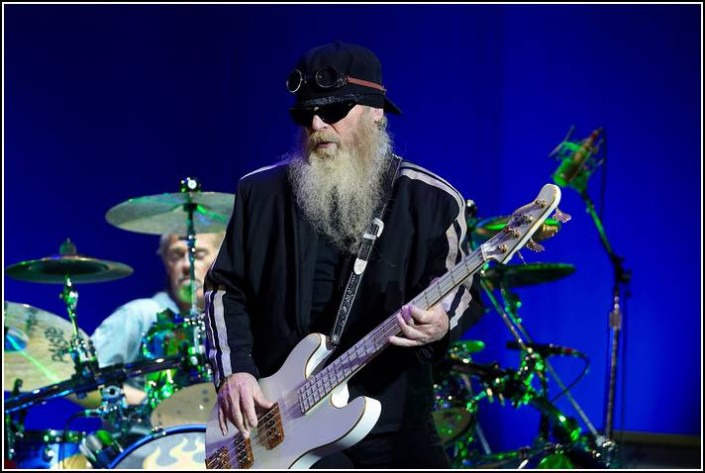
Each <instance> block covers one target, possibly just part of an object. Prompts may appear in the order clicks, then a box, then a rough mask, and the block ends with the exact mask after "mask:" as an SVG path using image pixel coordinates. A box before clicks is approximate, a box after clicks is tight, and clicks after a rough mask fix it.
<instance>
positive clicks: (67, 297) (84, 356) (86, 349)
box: [59, 275, 98, 378]
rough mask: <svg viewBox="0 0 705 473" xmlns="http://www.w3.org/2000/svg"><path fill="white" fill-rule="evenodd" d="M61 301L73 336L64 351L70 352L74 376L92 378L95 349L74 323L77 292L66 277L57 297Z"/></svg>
mask: <svg viewBox="0 0 705 473" xmlns="http://www.w3.org/2000/svg"><path fill="white" fill-rule="evenodd" d="M59 297H60V298H61V300H63V301H64V304H65V305H66V312H67V313H68V315H69V320H70V321H71V326H72V329H73V335H72V336H71V341H70V342H69V348H67V349H66V351H68V352H70V354H71V358H72V359H73V363H74V366H75V368H76V374H77V375H78V376H79V377H82V378H88V377H92V376H93V375H94V373H95V372H96V371H97V370H98V359H97V357H96V353H95V348H94V347H93V343H92V342H91V341H90V340H85V339H84V338H83V337H82V336H81V333H80V332H79V330H78V324H77V323H76V305H77V304H78V290H77V289H75V288H74V286H73V283H72V282H71V278H70V277H69V276H68V275H66V276H65V277H64V289H63V291H62V292H61V294H60V295H59Z"/></svg>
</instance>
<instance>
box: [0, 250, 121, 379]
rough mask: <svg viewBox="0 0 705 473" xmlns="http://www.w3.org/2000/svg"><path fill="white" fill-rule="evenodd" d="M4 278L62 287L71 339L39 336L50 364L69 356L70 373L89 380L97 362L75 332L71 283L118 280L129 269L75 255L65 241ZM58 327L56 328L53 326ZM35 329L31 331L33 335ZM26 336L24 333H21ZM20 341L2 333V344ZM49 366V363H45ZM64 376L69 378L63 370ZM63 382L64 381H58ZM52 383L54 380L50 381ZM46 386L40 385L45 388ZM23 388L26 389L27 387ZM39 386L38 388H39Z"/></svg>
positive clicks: (47, 334) (39, 365)
mask: <svg viewBox="0 0 705 473" xmlns="http://www.w3.org/2000/svg"><path fill="white" fill-rule="evenodd" d="M5 272H6V274H7V275H8V276H11V277H13V278H15V279H19V280H21V281H29V282H39V283H50V284H62V285H63V290H62V292H61V294H60V296H59V297H60V298H61V299H62V300H63V301H64V304H65V306H66V311H67V313H68V316H69V321H70V325H71V329H72V330H71V332H72V334H71V337H70V339H69V341H68V343H67V342H66V338H65V335H67V334H66V333H65V332H64V331H61V330H58V331H57V330H44V332H43V335H44V337H46V339H47V340H48V341H49V342H50V343H51V344H52V349H53V351H52V360H57V359H58V360H61V361H63V360H62V356H63V355H66V354H70V356H71V358H72V360H73V365H74V366H73V370H72V371H71V372H73V373H75V375H77V376H79V377H84V378H90V377H91V376H92V375H93V373H95V371H96V370H97V369H98V360H97V358H96V354H95V349H94V347H93V344H92V343H91V341H90V339H89V338H88V336H87V335H86V334H85V333H84V332H83V331H82V330H80V329H79V328H78V324H77V322H76V306H77V304H78V290H77V289H76V288H75V287H74V283H95V282H105V281H113V280H116V279H120V278H123V277H126V276H129V275H130V274H132V268H130V267H129V266H127V265H124V264H122V263H116V262H114V261H106V260H99V259H95V258H89V257H86V256H83V255H79V254H78V252H77V251H76V245H74V244H73V243H72V242H71V240H70V239H66V241H65V242H64V243H62V244H61V246H60V248H59V254H58V255H53V256H48V257H45V258H41V259H37V260H31V261H23V262H20V263H17V264H14V265H12V266H10V267H8V268H7V269H6V270H5ZM36 314H37V311H36V310H35V311H31V310H30V315H34V316H35V321H36ZM32 323H34V322H32V321H31V320H29V319H28V325H27V331H26V332H30V333H31V332H32V325H31V324H32ZM57 325H58V324H57ZM36 331H37V329H35V332H36ZM25 335H27V333H25ZM18 340H21V338H20V337H17V336H16V334H12V332H10V333H9V334H8V332H6V335H5V343H6V345H7V344H8V343H10V344H11V345H13V346H14V345H16V346H21V345H22V343H21V341H19V342H18ZM32 363H33V364H34V365H35V367H36V368H38V369H40V370H42V369H44V366H43V363H42V362H41V361H40V362H39V363H35V360H32ZM47 364H48V365H49V366H51V365H52V364H51V363H47ZM65 369H66V372H65V373H64V374H65V375H68V374H69V371H68V369H67V368H66V367H65ZM60 379H64V378H60ZM50 381H52V382H56V381H57V379H56V378H54V379H50ZM45 384H46V383H44V384H42V385H45ZM25 385H26V386H25V387H26V388H29V389H34V388H35V387H38V386H35V387H32V388H30V387H29V385H28V383H25ZM40 386H41V385H40Z"/></svg>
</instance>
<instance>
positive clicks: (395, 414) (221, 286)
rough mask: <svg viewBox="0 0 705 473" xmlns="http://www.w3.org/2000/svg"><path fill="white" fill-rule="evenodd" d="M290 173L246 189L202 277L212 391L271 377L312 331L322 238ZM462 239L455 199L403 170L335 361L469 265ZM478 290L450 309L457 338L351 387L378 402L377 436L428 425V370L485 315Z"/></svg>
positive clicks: (372, 369) (393, 354)
mask: <svg viewBox="0 0 705 473" xmlns="http://www.w3.org/2000/svg"><path fill="white" fill-rule="evenodd" d="M287 169H288V167H287V165H286V164H279V165H275V166H271V167H268V168H264V169H260V170H257V171H255V172H253V173H250V174H248V175H246V176H245V177H243V178H242V179H241V180H240V182H239V185H238V189H237V192H236V195H237V197H236V199H235V208H234V211H233V215H232V218H231V220H230V222H229V225H228V229H227V235H226V238H225V241H224V242H223V245H222V247H221V250H220V253H219V255H218V257H217V259H216V261H215V263H214V265H213V267H212V268H211V270H210V271H209V273H208V275H207V277H206V314H207V319H208V320H207V325H208V326H207V333H208V341H209V351H208V352H209V358H210V361H211V366H212V368H213V371H214V382H215V384H216V386H217V387H219V386H220V384H221V383H222V380H223V379H224V378H225V377H226V376H228V375H230V374H232V373H237V372H243V371H244V372H248V373H251V374H253V375H254V376H255V377H258V378H259V377H266V376H270V375H272V374H273V373H275V372H276V371H277V370H278V369H279V368H280V367H281V365H282V364H283V362H284V360H285V359H286V357H287V355H288V354H289V353H290V352H291V350H292V349H293V348H294V346H295V345H296V344H297V343H298V342H299V341H300V340H301V339H302V338H304V337H305V336H306V335H308V333H309V330H308V323H309V312H310V309H311V299H312V293H313V284H312V283H313V272H314V265H315V261H316V254H315V252H316V247H317V244H316V242H317V238H318V235H317V233H316V231H315V230H314V229H313V227H312V226H311V225H310V224H309V223H308V222H307V221H306V220H305V219H304V218H303V214H302V211H301V209H300V208H298V206H297V205H296V203H295V199H294V197H293V194H292V190H291V187H290V185H289V181H288V177H287ZM466 232H467V221H466V217H465V201H464V199H463V197H462V196H461V195H460V193H459V192H458V191H456V190H455V189H454V188H453V187H452V186H451V185H450V184H448V183H447V182H446V181H444V180H443V179H441V178H439V177H438V176H436V175H435V174H433V173H431V172H429V171H427V170H425V169H423V168H421V167H419V166H416V165H413V164H411V163H409V162H403V163H402V165H401V168H400V170H399V175H398V177H397V180H396V182H395V185H394V190H393V194H392V198H391V200H390V202H389V204H388V208H387V213H386V217H385V219H384V231H383V233H382V235H381V236H380V237H379V238H378V239H377V241H376V243H375V247H374V250H373V254H372V256H371V257H370V261H369V264H368V266H367V269H366V271H365V274H364V277H363V280H362V283H361V285H360V289H359V291H358V294H357V298H356V300H355V304H354V306H353V309H352V312H351V314H350V318H349V320H348V322H347V325H346V327H345V331H344V332H343V336H342V338H341V345H340V347H339V349H338V351H337V352H336V353H335V354H333V356H332V357H331V359H335V358H336V356H337V355H339V354H341V353H343V351H344V350H345V349H347V348H348V347H350V346H352V345H353V344H354V343H355V342H357V341H358V340H359V339H361V338H362V337H364V336H365V335H366V334H368V333H369V332H370V331H371V330H372V329H374V328H375V327H376V326H377V325H378V324H379V323H380V322H382V321H383V320H385V319H386V318H387V317H389V316H390V315H391V314H393V313H394V312H396V311H397V310H398V309H399V308H400V307H401V306H402V305H403V304H404V303H405V302H408V301H411V300H412V299H413V297H414V296H416V295H417V294H418V293H419V292H421V291H422V290H424V289H425V288H426V287H427V286H428V285H429V284H430V283H431V281H432V280H433V279H434V278H436V277H438V276H441V275H443V274H445V273H446V271H447V270H448V269H449V268H451V267H453V266H454V265H455V264H457V263H458V262H459V261H460V260H461V259H462V257H463V256H464V255H465V252H464V249H463V246H464V240H465V238H466ZM344 277H345V278H346V280H347V277H348V273H344ZM471 287H472V285H471V280H467V281H466V282H464V283H463V284H462V285H460V286H458V287H457V288H456V289H455V290H453V291H452V292H451V293H450V294H449V295H448V296H447V297H446V298H445V299H444V306H445V308H446V311H447V312H448V316H449V317H450V319H451V333H450V336H446V337H445V338H444V339H443V340H441V341H439V342H436V343H434V344H431V345H427V346H425V347H420V348H417V349H408V348H401V347H394V346H390V347H388V348H386V349H385V350H384V351H383V352H382V353H381V354H380V355H379V356H377V357H376V358H375V359H373V360H372V361H371V362H370V363H369V365H367V366H366V367H364V368H363V369H362V370H361V371H360V372H359V373H358V374H356V375H355V376H353V377H352V379H351V380H350V382H349V384H348V386H349V389H350V398H351V399H352V398H354V397H356V396H357V395H359V394H364V395H367V396H370V397H373V398H376V399H378V400H379V401H380V402H381V403H382V414H381V416H380V420H379V421H378V423H377V424H376V426H375V429H374V431H377V432H380V431H388V430H393V429H396V428H398V427H399V426H401V425H407V424H409V425H411V424H417V423H418V422H420V421H422V420H424V419H427V418H428V415H429V412H430V410H431V408H432V407H433V402H434V397H433V396H434V394H433V382H432V375H431V362H432V361H436V360H439V359H441V358H442V357H443V356H444V355H445V352H446V350H447V348H448V343H449V339H455V338H459V336H460V335H462V333H463V332H464V331H465V330H466V329H467V327H469V326H470V325H471V324H473V323H474V322H475V321H476V320H477V319H478V318H479V317H480V315H481V313H482V310H481V306H480V304H479V296H478V293H477V291H476V290H472V291H471V290H470V289H471ZM336 307H337V305H336ZM325 335H329V334H325ZM329 361H330V360H329Z"/></svg>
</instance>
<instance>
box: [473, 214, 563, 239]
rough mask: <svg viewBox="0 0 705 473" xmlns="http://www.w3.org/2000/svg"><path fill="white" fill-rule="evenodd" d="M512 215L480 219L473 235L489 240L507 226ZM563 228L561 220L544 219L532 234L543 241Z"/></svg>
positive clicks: (533, 237) (534, 237)
mask: <svg viewBox="0 0 705 473" xmlns="http://www.w3.org/2000/svg"><path fill="white" fill-rule="evenodd" d="M510 218H511V217H510V216H502V217H492V218H487V219H485V220H481V221H479V222H478V223H477V224H476V225H475V226H474V228H473V229H472V232H473V236H474V237H475V238H476V239H478V240H479V241H485V240H489V239H490V238H492V237H493V236H495V235H496V234H497V233H499V232H500V231H502V230H503V229H504V227H506V226H507V222H508V221H509V219H510ZM560 228H561V222H559V221H558V220H554V219H552V218H547V219H546V220H544V222H543V224H542V225H541V227H540V228H539V229H538V230H537V231H536V232H535V233H534V235H533V236H532V240H533V241H536V242H538V241H541V240H545V239H547V238H550V237H552V236H553V235H555V234H556V233H557V232H558V230H560Z"/></svg>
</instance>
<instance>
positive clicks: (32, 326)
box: [4, 301, 88, 391]
mask: <svg viewBox="0 0 705 473" xmlns="http://www.w3.org/2000/svg"><path fill="white" fill-rule="evenodd" d="M4 319H5V345H4V355H5V360H4V361H5V362H4V368H5V369H4V371H5V375H4V376H5V389H7V390H12V388H13V386H14V382H15V379H18V378H19V379H21V380H22V386H21V387H20V391H31V390H34V389H37V388H40V387H42V386H46V385H49V384H52V383H58V382H60V381H63V380H67V379H69V378H70V377H71V376H72V375H73V374H74V363H73V359H72V358H71V354H70V353H68V352H65V349H67V348H68V347H69V342H70V340H71V337H72V336H73V326H72V324H71V322H69V321H68V320H66V319H63V318H61V317H59V316H58V315H54V314H52V313H50V312H46V311H44V310H41V309H37V308H36V307H32V306H30V305H27V304H18V303H15V302H8V301H5V304H4ZM79 334H80V335H81V336H82V337H85V339H88V336H87V335H86V333H85V332H83V331H82V330H80V329H79Z"/></svg>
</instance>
